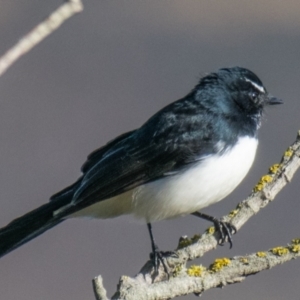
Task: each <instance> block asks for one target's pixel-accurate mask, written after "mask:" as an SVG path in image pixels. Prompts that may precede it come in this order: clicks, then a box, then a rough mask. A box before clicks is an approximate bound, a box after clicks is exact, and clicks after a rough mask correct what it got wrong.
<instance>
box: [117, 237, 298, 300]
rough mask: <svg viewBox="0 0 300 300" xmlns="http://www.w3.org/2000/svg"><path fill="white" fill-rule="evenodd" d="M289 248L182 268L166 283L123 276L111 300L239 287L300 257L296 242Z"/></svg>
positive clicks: (156, 298)
mask: <svg viewBox="0 0 300 300" xmlns="http://www.w3.org/2000/svg"><path fill="white" fill-rule="evenodd" d="M293 241H294V242H293V243H292V244H291V245H288V246H285V247H276V248H273V249H270V250H269V251H266V252H257V253H253V254H251V255H246V256H238V257H234V258H232V259H229V258H222V259H216V260H215V261H214V262H213V263H212V264H211V265H210V266H209V267H208V268H205V267H203V266H191V267H190V268H189V269H185V268H183V269H182V270H181V271H180V272H179V273H178V274H177V275H176V277H173V278H171V279H170V280H167V281H164V282H159V283H154V284H147V283H145V282H144V283H143V284H142V283H140V282H137V281H135V280H132V279H131V278H128V277H125V276H123V277H122V278H121V280H120V284H119V285H120V288H119V291H118V293H117V294H116V295H115V296H113V298H112V299H115V300H117V299H118V300H120V299H122V300H124V299H126V300H137V299H138V300H161V299H172V298H175V297H177V296H183V295H187V294H191V293H194V294H197V295H200V294H202V293H203V292H204V291H206V290H209V289H211V288H215V287H222V286H225V285H228V284H233V283H239V282H241V281H243V280H244V279H246V277H247V276H249V275H253V274H256V273H258V272H261V271H263V270H267V269H271V268H273V267H275V266H277V265H279V264H282V263H284V262H287V261H289V260H291V259H295V258H297V257H299V256H300V244H299V239H295V240H293Z"/></svg>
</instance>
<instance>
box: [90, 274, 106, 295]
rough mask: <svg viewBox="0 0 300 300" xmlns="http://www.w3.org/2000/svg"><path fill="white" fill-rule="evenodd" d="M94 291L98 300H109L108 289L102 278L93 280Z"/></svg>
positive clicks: (98, 277)
mask: <svg viewBox="0 0 300 300" xmlns="http://www.w3.org/2000/svg"><path fill="white" fill-rule="evenodd" d="M92 283H93V290H94V294H95V297H96V300H108V298H107V296H106V289H105V288H104V286H103V278H102V276H100V275H99V276H97V277H95V278H94V279H93V281H92Z"/></svg>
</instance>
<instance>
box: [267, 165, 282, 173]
mask: <svg viewBox="0 0 300 300" xmlns="http://www.w3.org/2000/svg"><path fill="white" fill-rule="evenodd" d="M280 168H281V164H274V165H273V166H271V167H270V168H269V171H270V173H272V174H276V173H277V172H278V170H279V169H280Z"/></svg>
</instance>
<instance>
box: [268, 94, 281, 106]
mask: <svg viewBox="0 0 300 300" xmlns="http://www.w3.org/2000/svg"><path fill="white" fill-rule="evenodd" d="M266 103H267V104H268V105H276V104H283V101H282V99H279V98H276V97H274V96H272V95H268V97H267V101H266Z"/></svg>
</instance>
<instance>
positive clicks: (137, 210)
mask: <svg viewBox="0 0 300 300" xmlns="http://www.w3.org/2000/svg"><path fill="white" fill-rule="evenodd" d="M257 144H258V141H257V139H256V138H254V137H249V136H245V137H240V138H239V139H238V141H237V143H236V144H235V145H234V146H233V147H231V148H229V149H227V150H226V151H224V152H223V153H222V152H221V153H222V154H214V155H211V156H207V157H206V158H204V159H202V160H199V161H198V162H197V163H195V164H191V165H190V166H189V167H188V168H186V169H185V170H183V171H182V172H180V173H178V174H176V175H172V176H166V177H164V178H162V179H158V180H155V181H152V182H150V183H147V184H144V185H141V186H139V187H137V188H135V189H133V190H131V191H127V192H126V193H124V194H121V195H118V196H116V197H113V198H110V199H107V200H104V201H101V202H98V203H96V204H93V205H91V206H89V207H87V208H85V209H83V210H81V211H78V212H76V213H75V214H73V215H72V216H70V217H78V216H87V217H95V218H111V217H116V216H119V215H122V214H130V213H131V214H133V215H134V216H136V217H138V218H142V219H145V220H146V221H147V222H153V221H158V220H162V219H167V218H172V217H176V216H181V215H186V214H189V213H192V212H194V211H196V210H200V209H202V208H204V207H206V206H208V205H211V204H213V203H215V202H218V201H220V200H222V199H223V198H225V197H226V196H227V195H228V194H230V193H231V192H232V191H233V190H234V189H235V188H236V187H237V186H238V184H239V183H240V182H241V181H242V180H243V178H244V177H245V176H246V174H247V173H248V171H249V169H250V167H251V165H252V163H253V160H254V157H255V153H256V148H257Z"/></svg>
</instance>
